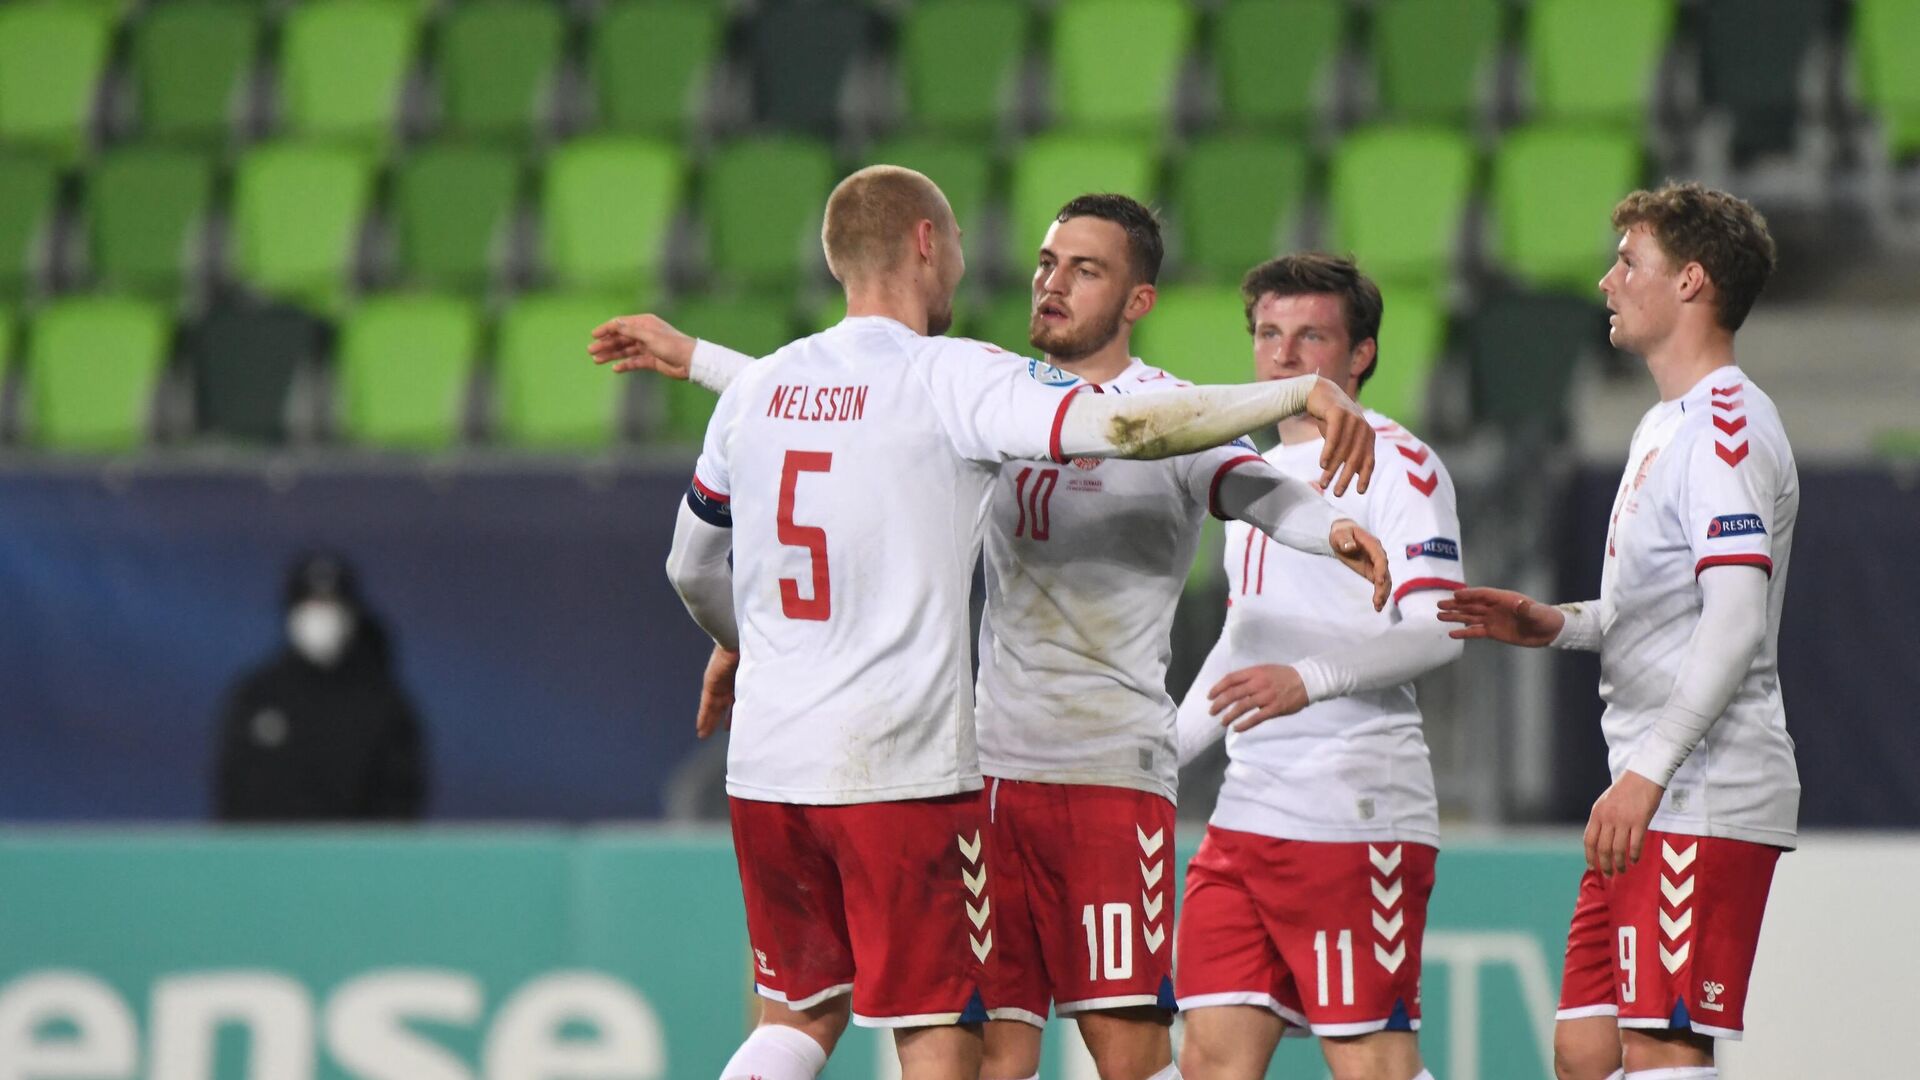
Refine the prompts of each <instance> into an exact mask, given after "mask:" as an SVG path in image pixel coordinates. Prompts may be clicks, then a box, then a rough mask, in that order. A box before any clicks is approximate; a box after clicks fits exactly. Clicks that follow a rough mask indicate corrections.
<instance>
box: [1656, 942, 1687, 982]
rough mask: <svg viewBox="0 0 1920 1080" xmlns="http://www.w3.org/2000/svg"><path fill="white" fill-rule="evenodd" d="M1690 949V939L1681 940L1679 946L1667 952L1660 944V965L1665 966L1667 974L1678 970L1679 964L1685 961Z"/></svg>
mask: <svg viewBox="0 0 1920 1080" xmlns="http://www.w3.org/2000/svg"><path fill="white" fill-rule="evenodd" d="M1692 951H1693V943H1692V942H1690V941H1688V942H1682V943H1681V945H1680V947H1679V948H1678V949H1675V950H1674V951H1672V952H1668V951H1667V947H1666V946H1665V945H1662V946H1660V966H1661V967H1663V968H1666V969H1667V974H1669V975H1671V974H1673V973H1674V972H1676V971H1679V970H1680V965H1681V964H1684V963H1686V962H1687V954H1688V953H1689V952H1692Z"/></svg>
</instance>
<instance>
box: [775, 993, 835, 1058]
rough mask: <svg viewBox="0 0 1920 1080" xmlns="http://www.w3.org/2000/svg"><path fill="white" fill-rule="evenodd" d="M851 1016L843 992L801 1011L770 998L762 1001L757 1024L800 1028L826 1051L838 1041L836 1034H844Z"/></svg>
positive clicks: (830, 1051) (829, 1051) (830, 1050)
mask: <svg viewBox="0 0 1920 1080" xmlns="http://www.w3.org/2000/svg"><path fill="white" fill-rule="evenodd" d="M851 1017H852V1009H851V1007H850V999H848V998H847V997H846V996H845V995H842V996H839V997H835V998H832V999H829V1000H827V1001H823V1002H821V1003H820V1004H818V1005H815V1006H814V1007H813V1008H811V1009H807V1010H804V1011H802V1010H798V1009H790V1008H788V1007H786V1006H785V1005H781V1004H779V1003H778V1002H772V1001H767V1002H762V1003H761V1010H760V1022H761V1023H763V1024H779V1025H781V1026H782V1027H790V1028H797V1029H799V1030H800V1031H804V1032H806V1033H807V1034H808V1035H809V1036H811V1037H812V1039H813V1041H814V1042H817V1043H819V1044H820V1045H821V1046H822V1047H824V1048H825V1049H826V1051H827V1053H829V1054H831V1053H833V1048H834V1047H835V1046H836V1045H838V1044H839V1042H840V1036H841V1035H844V1034H846V1030H847V1021H848V1020H849V1019H851Z"/></svg>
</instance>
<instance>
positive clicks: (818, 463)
mask: <svg viewBox="0 0 1920 1080" xmlns="http://www.w3.org/2000/svg"><path fill="white" fill-rule="evenodd" d="M832 468H833V455H832V454H830V453H825V452H822V451H818V450H789V451H787V458H786V462H785V464H783V465H782V466H781V467H780V516H779V533H780V542H781V543H782V544H785V545H787V546H788V547H797V548H805V549H806V551H807V557H808V560H809V561H810V563H811V564H812V570H813V574H812V577H813V595H812V596H805V597H803V596H801V595H800V582H799V581H797V580H795V579H794V578H781V579H780V612H781V614H783V615H785V616H786V617H787V618H789V619H805V620H808V621H810V622H826V621H827V616H829V615H832V614H833V583H832V582H831V581H829V580H828V579H827V530H825V529H822V528H820V527H819V526H817V525H796V524H794V521H793V492H794V489H795V488H796V487H799V486H800V474H801V473H803V472H819V473H823V472H828V471H831V470H832Z"/></svg>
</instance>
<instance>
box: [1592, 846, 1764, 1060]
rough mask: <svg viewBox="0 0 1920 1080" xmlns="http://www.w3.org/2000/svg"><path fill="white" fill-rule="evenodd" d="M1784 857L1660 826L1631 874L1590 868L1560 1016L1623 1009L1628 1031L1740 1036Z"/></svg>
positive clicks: (1621, 1016)
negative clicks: (1764, 918) (1771, 892)
mask: <svg viewBox="0 0 1920 1080" xmlns="http://www.w3.org/2000/svg"><path fill="white" fill-rule="evenodd" d="M1779 858H1780V849H1779V848H1776V847H1770V846H1768V845H1766V844H1754V843H1748V842H1747V841H1744V840H1728V839H1725V838H1722V837H1713V836H1686V835H1682V834H1680V833H1666V832H1649V833H1647V839H1646V845H1645V846H1644V847H1642V848H1641V854H1640V861H1639V862H1637V863H1634V864H1633V865H1632V866H1630V867H1628V868H1627V871H1626V873H1624V874H1616V875H1614V876H1613V877H1612V878H1611V879H1603V878H1602V877H1601V876H1600V875H1599V874H1596V873H1594V872H1593V871H1591V870H1589V871H1587V872H1586V874H1585V876H1583V877H1582V878H1581V879H1580V899H1579V901H1578V902H1577V903H1576V904H1575V905H1574V909H1573V925H1572V926H1571V927H1570V928H1569V929H1568V930H1567V966H1566V971H1565V973H1564V974H1563V975H1562V976H1561V979H1560V1011H1559V1013H1558V1014H1557V1015H1558V1018H1559V1019H1561V1020H1575V1019H1579V1018H1580V1017H1584V1016H1613V1017H1618V1022H1619V1024H1620V1026H1621V1027H1629V1028H1666V1029H1674V1030H1689V1029H1691V1030H1693V1031H1696V1032H1699V1033H1700V1034H1702V1035H1711V1036H1713V1037H1714V1038H1717V1039H1738V1038H1739V1037H1740V1032H1741V1029H1742V1025H1743V1019H1742V1013H1743V1012H1744V1010H1745V1009H1746V1005H1747V978H1748V976H1750V975H1751V974H1753V954H1754V949H1755V948H1756V947H1757V946H1758V945H1759V942H1760V917H1761V915H1762V914H1764V913H1765V911H1766V907H1767V890H1768V889H1769V888H1770V887H1771V886H1772V885H1773V867H1774V863H1775V862H1777V861H1779Z"/></svg>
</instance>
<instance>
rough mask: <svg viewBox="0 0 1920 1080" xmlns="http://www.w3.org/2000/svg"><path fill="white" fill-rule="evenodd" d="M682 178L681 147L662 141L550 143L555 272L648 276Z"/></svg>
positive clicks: (551, 264)
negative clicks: (552, 145)
mask: <svg viewBox="0 0 1920 1080" xmlns="http://www.w3.org/2000/svg"><path fill="white" fill-rule="evenodd" d="M768 175H778V174H768ZM762 180H763V182H764V177H763V178H762ZM685 184H686V166H685V164H684V163H683V162H682V161H681V158H680V153H679V151H677V150H675V149H674V148H673V147H672V146H670V145H669V144H667V143H665V142H661V141H655V140H651V139H640V138H626V137H617V136H602V137H594V138H587V139H579V140H576V141H574V142H571V143H568V144H567V145H565V146H563V147H561V148H559V149H558V150H556V151H554V153H553V156H552V157H551V158H550V159H549V160H548V162H547V172H546V183H545V187H544V188H543V190H542V192H541V219H542V239H543V247H542V250H543V252H544V254H545V257H546V262H547V266H548V268H549V269H551V270H552V272H553V277H554V279H555V280H556V281H558V282H560V283H561V284H564V285H567V286H569V287H579V288H591V289H604V290H607V291H621V292H630V291H633V290H635V289H638V288H640V287H641V286H642V285H644V284H645V283H647V282H649V281H651V280H653V278H654V277H655V276H656V275H657V274H658V272H659V268H660V261H661V258H662V257H663V256H664V254H665V251H666V243H667V229H668V226H670V225H671V224H672V222H673V215H674V211H675V210H676V209H677V208H678V207H679V205H680V199H681V192H682V190H683V188H684V186H685Z"/></svg>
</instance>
